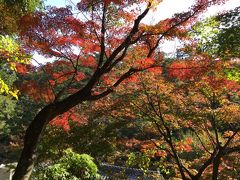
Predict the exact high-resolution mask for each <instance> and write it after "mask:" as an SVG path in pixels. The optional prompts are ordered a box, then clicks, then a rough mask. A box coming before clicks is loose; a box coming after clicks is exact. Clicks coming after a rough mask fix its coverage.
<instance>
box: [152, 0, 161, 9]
mask: <svg viewBox="0 0 240 180" xmlns="http://www.w3.org/2000/svg"><path fill="white" fill-rule="evenodd" d="M149 2H150V3H151V8H152V10H153V11H156V10H157V6H158V5H159V4H160V3H161V2H162V0H149Z"/></svg>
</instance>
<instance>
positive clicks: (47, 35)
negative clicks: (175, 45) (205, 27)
mask: <svg viewBox="0 0 240 180" xmlns="http://www.w3.org/2000/svg"><path fill="white" fill-rule="evenodd" d="M160 2H161V1H157V0H156V1H144V0H142V1H128V0H124V1H116V0H115V1H106V0H105V1H95V0H92V1H86V0H82V1H80V2H79V3H78V5H77V8H78V11H79V13H81V15H83V16H85V20H81V18H80V19H79V18H77V17H76V16H74V15H73V13H72V12H71V11H70V10H69V9H68V8H50V9H47V10H46V11H45V12H36V13H34V14H32V15H29V16H25V17H23V18H22V20H21V25H22V26H21V33H20V34H21V39H22V43H24V44H25V49H26V50H28V51H35V52H38V53H40V54H42V55H44V56H45V57H55V58H56V61H54V62H53V63H48V64H47V65H45V66H44V67H42V70H43V71H44V73H45V74H46V77H45V78H46V81H45V83H44V84H43V83H42V84H41V85H40V86H38V84H37V83H36V82H34V81H31V82H29V83H26V84H25V86H23V87H27V88H25V89H28V93H29V95H32V96H34V97H35V98H36V100H39V99H41V100H44V101H45V104H46V105H45V106H44V107H43V108H42V109H41V110H40V111H39V112H38V113H37V114H36V116H35V118H34V119H33V121H32V122H31V123H30V125H29V127H28V128H27V130H26V135H25V137H24V147H23V150H22V154H21V157H20V159H19V162H18V165H17V168H16V170H15V174H14V176H13V179H14V180H16V179H28V178H29V177H30V174H31V171H32V168H33V165H34V160H35V159H36V148H37V144H38V141H39V139H40V137H41V134H42V133H43V131H44V130H45V127H46V125H47V124H48V123H49V122H50V121H51V120H53V119H54V118H55V119H54V120H53V121H58V122H60V123H65V128H66V129H68V125H67V124H66V120H67V118H66V117H69V116H70V115H72V113H71V112H69V110H71V109H72V108H73V107H75V106H76V105H78V104H81V103H83V102H85V101H95V100H98V99H101V98H103V97H105V96H107V95H108V94H110V93H112V92H113V91H114V89H115V88H116V87H118V86H119V85H120V84H121V83H123V81H124V80H125V81H130V82H134V81H137V79H136V78H135V77H134V76H132V75H133V74H135V73H137V72H141V71H144V70H146V69H149V68H153V67H156V66H159V63H160V60H161V54H159V52H158V49H157V47H158V45H159V43H161V40H163V38H166V39H171V38H174V37H184V34H186V32H187V30H188V27H189V26H190V25H191V24H192V23H195V21H196V20H197V19H196V18H197V16H198V15H199V14H200V13H202V12H203V11H204V10H205V9H206V8H207V7H208V6H210V5H213V4H216V3H222V2H223V1H218V0H211V1H209V0H199V1H196V4H195V5H193V6H192V7H191V9H190V10H189V11H188V12H185V13H180V14H176V15H175V16H174V17H173V18H170V19H167V20H164V21H160V22H159V23H157V24H156V25H153V26H149V25H144V24H141V21H142V19H143V18H144V17H145V16H146V15H147V14H148V12H149V11H150V9H152V8H154V7H156V5H157V4H159V3H160ZM138 4H139V5H141V6H144V7H145V9H141V8H140V9H139V8H138V6H137V5H138ZM130 8H132V9H131V10H130ZM138 54H141V58H139V55H138ZM53 67H54V68H53ZM34 71H35V72H39V71H40V70H39V69H33V72H34ZM131 76H132V77H131ZM43 91H44V92H43ZM42 97H43V99H42Z"/></svg>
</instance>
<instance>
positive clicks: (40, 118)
mask: <svg viewBox="0 0 240 180" xmlns="http://www.w3.org/2000/svg"><path fill="white" fill-rule="evenodd" d="M53 107H54V106H53V105H47V106H45V107H44V108H43V109H42V110H41V111H40V112H39V113H38V114H37V115H36V117H35V118H34V120H33V121H32V122H31V124H30V125H29V127H28V128H27V131H26V134H25V137H24V148H23V150H22V153H21V156H20V159H19V161H18V165H17V167H16V169H15V173H14V175H13V177H12V180H28V179H29V178H30V175H31V173H32V169H33V166H34V161H35V160H36V150H37V144H38V141H39V139H40V136H41V134H42V131H44V129H45V127H46V124H47V123H48V122H49V121H50V120H51V119H52V118H53V117H54V113H53Z"/></svg>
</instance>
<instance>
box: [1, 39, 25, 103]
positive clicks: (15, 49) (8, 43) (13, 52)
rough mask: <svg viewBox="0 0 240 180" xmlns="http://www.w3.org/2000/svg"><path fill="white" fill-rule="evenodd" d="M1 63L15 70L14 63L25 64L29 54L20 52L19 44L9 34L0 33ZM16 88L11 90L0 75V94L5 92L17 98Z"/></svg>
mask: <svg viewBox="0 0 240 180" xmlns="http://www.w3.org/2000/svg"><path fill="white" fill-rule="evenodd" d="M0 57H1V59H0V60H1V62H0V63H1V64H6V65H7V66H8V68H9V69H10V70H12V71H17V67H16V64H17V63H22V64H27V63H28V62H29V60H30V56H28V55H26V54H24V52H21V49H20V46H19V44H18V43H17V42H16V41H15V40H14V39H13V38H11V37H9V36H2V35H0ZM18 92H19V91H18V90H12V88H10V87H9V86H8V85H7V84H6V83H5V82H4V81H3V79H1V77H0V94H2V93H5V94H7V95H10V96H12V97H14V98H16V99H18Z"/></svg>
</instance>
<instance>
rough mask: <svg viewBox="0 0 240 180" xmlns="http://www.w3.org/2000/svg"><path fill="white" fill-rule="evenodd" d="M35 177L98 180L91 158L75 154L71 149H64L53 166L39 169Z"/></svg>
mask: <svg viewBox="0 0 240 180" xmlns="http://www.w3.org/2000/svg"><path fill="white" fill-rule="evenodd" d="M35 177H36V178H39V179H41V178H47V179H49V180H56V179H61V180H77V179H82V180H88V179H89V180H90V179H94V180H95V179H100V175H99V174H98V168H97V166H96V164H95V163H94V162H93V158H92V157H91V156H89V155H88V154H77V153H75V152H73V151H72V150H71V149H66V150H65V151H64V155H63V157H62V158H60V159H59V160H57V161H56V163H55V164H53V165H50V166H48V167H47V168H42V169H40V171H39V172H37V173H36V174H35Z"/></svg>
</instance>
